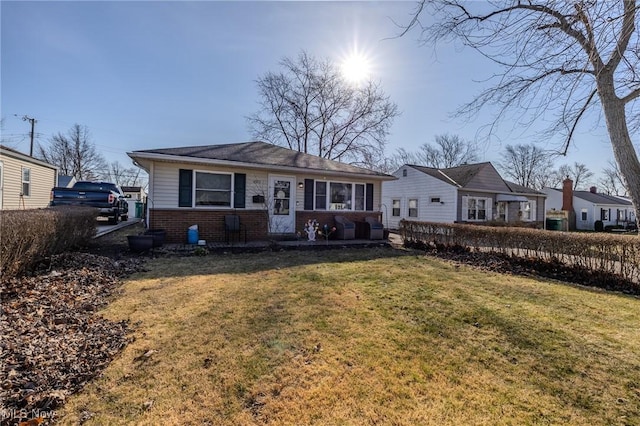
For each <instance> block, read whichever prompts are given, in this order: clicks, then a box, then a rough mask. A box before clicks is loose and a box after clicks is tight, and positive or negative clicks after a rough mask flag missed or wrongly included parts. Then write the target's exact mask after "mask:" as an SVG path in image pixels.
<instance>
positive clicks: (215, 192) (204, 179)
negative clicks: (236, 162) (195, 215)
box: [196, 172, 231, 207]
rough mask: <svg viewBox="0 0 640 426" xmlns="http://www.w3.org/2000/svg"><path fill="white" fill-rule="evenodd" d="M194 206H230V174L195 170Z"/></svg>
mask: <svg viewBox="0 0 640 426" xmlns="http://www.w3.org/2000/svg"><path fill="white" fill-rule="evenodd" d="M196 206H223V207H231V174H229V173H207V172H196Z"/></svg>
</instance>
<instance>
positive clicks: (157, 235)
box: [144, 229, 167, 247]
mask: <svg viewBox="0 0 640 426" xmlns="http://www.w3.org/2000/svg"><path fill="white" fill-rule="evenodd" d="M144 235H151V236H152V237H153V246H154V247H160V246H162V244H164V239H165V237H166V236H167V231H165V230H164V229H147V230H146V231H145V232H144Z"/></svg>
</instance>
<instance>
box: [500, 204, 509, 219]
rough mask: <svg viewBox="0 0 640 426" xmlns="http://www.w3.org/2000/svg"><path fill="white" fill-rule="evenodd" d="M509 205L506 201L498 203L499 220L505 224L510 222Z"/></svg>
mask: <svg viewBox="0 0 640 426" xmlns="http://www.w3.org/2000/svg"><path fill="white" fill-rule="evenodd" d="M508 211H509V204H507V202H506V201H498V220H502V221H504V222H508V221H509V216H508V214H507V213H508Z"/></svg>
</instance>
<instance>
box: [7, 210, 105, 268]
mask: <svg viewBox="0 0 640 426" xmlns="http://www.w3.org/2000/svg"><path fill="white" fill-rule="evenodd" d="M96 218H97V211H96V210H95V209H92V208H77V207H57V208H55V209H38V210H7V211H0V277H2V279H8V278H11V277H14V276H16V275H19V274H22V273H24V272H26V271H28V270H29V269H31V268H32V267H33V266H34V265H35V264H37V263H38V262H40V261H42V260H43V259H46V258H47V257H49V256H51V255H52V254H56V253H61V252H64V251H67V250H70V249H74V248H77V247H80V246H83V245H86V243H87V242H88V241H89V240H90V239H91V238H92V237H93V236H94V235H95V233H96Z"/></svg>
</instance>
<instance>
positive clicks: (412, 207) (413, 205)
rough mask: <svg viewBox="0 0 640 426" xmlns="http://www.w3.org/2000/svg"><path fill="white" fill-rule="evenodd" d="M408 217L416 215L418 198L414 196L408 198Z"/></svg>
mask: <svg viewBox="0 0 640 426" xmlns="http://www.w3.org/2000/svg"><path fill="white" fill-rule="evenodd" d="M409 217H418V200H417V199H415V198H410V199H409Z"/></svg>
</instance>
